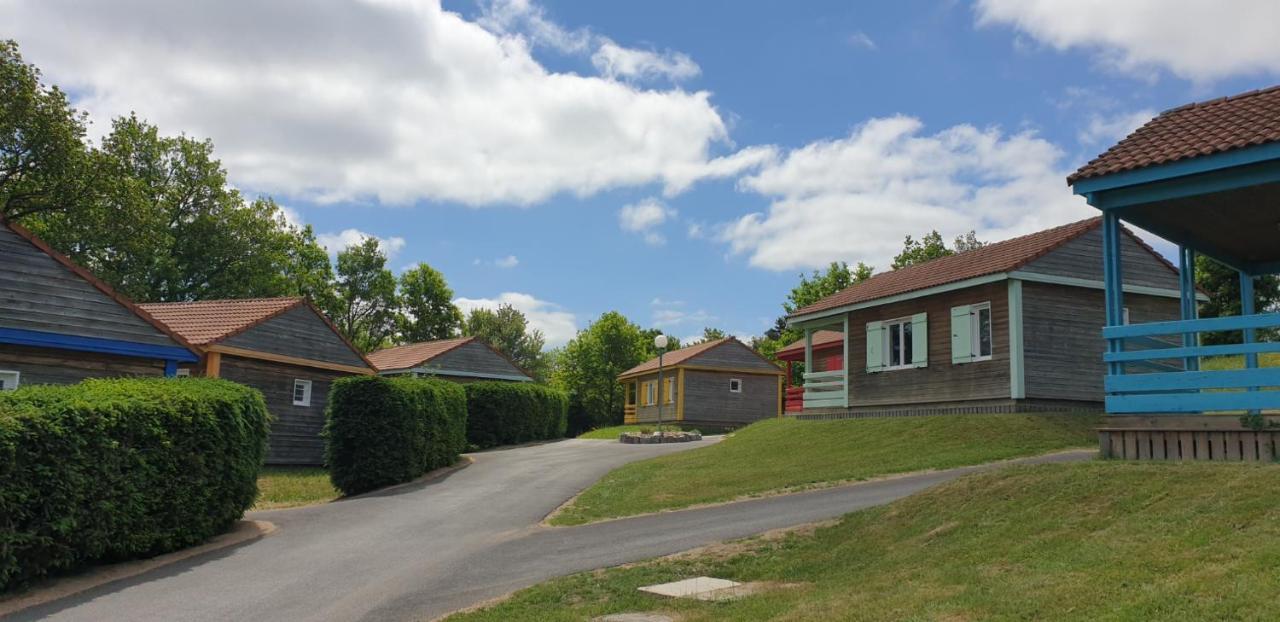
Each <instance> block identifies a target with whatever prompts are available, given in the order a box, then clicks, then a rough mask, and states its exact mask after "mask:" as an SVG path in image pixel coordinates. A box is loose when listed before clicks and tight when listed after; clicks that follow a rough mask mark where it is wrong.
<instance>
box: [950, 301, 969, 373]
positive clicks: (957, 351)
mask: <svg viewBox="0 0 1280 622" xmlns="http://www.w3.org/2000/svg"><path fill="white" fill-rule="evenodd" d="M970 313H972V308H971V307H970V306H969V305H964V306H962V307H951V362H952V363H953V364H955V363H968V362H970V361H972V360H973V335H972V334H971V333H972V332H973V330H972V326H973V324H972V321H971V320H970V319H969V315H970Z"/></svg>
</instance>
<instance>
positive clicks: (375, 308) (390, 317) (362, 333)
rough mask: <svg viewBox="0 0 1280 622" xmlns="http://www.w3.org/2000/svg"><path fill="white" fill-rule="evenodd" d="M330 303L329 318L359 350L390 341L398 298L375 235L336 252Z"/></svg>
mask: <svg viewBox="0 0 1280 622" xmlns="http://www.w3.org/2000/svg"><path fill="white" fill-rule="evenodd" d="M329 304H330V307H329V308H327V309H325V310H326V312H327V313H328V314H329V318H330V319H332V320H333V323H334V324H336V325H337V326H338V328H339V329H340V330H341V331H342V332H343V333H345V334H346V335H347V337H348V338H350V339H351V342H352V343H353V344H354V345H355V346H356V347H357V348H359V349H360V351H362V352H371V351H373V350H376V349H378V348H381V347H384V346H387V345H390V343H391V339H392V337H393V336H394V335H395V329H396V315H397V313H398V311H399V307H400V301H399V297H398V296H397V294H396V277H395V275H393V274H391V271H390V270H388V269H387V256H386V254H384V253H383V252H382V249H381V248H379V246H378V240H377V238H372V237H366V238H364V240H362V241H361V242H360V243H359V244H355V245H353V246H349V247H347V248H345V249H343V250H342V252H340V253H338V278H337V282H336V284H335V292H334V297H333V300H332V301H331V302H330V303H329Z"/></svg>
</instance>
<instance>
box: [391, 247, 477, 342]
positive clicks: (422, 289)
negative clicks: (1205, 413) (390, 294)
mask: <svg viewBox="0 0 1280 622" xmlns="http://www.w3.org/2000/svg"><path fill="white" fill-rule="evenodd" d="M400 302H401V312H400V315H399V317H398V318H397V320H396V323H397V325H398V326H399V328H400V340H401V341H405V342H409V343H415V342H419V341H435V340H437V339H448V338H450V337H453V336H454V335H457V334H458V330H459V329H460V328H461V327H462V312H461V311H459V310H458V307H457V306H456V305H454V304H453V290H452V289H449V284H448V283H447V282H445V279H444V275H443V274H441V273H440V271H439V270H436V269H435V268H432V267H431V266H429V265H427V264H425V263H420V264H418V265H417V266H415V267H413V268H410V269H408V270H406V271H405V272H404V273H403V274H401V275H400Z"/></svg>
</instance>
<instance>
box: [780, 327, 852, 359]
mask: <svg viewBox="0 0 1280 622" xmlns="http://www.w3.org/2000/svg"><path fill="white" fill-rule="evenodd" d="M842 341H844V333H842V332H840V331H838V330H819V331H814V333H813V347H814V348H817V347H819V346H825V345H828V344H836V343H840V342H842ZM796 353H799V354H801V355H803V354H804V337H801V338H800V339H799V340H797V341H796V342H795V343H793V344H791V345H789V346H787V347H785V348H783V349H781V350H778V351H777V352H776V353H775V356H777V357H778V358H779V359H781V358H783V357H784V356H787V355H790V354H796ZM801 358H803V356H802V357H801Z"/></svg>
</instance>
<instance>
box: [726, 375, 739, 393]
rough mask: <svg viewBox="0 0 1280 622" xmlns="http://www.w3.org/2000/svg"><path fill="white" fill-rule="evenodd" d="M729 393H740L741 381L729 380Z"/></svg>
mask: <svg viewBox="0 0 1280 622" xmlns="http://www.w3.org/2000/svg"><path fill="white" fill-rule="evenodd" d="M729 392H730V393H742V381H741V380H739V379H737V378H730V379H729Z"/></svg>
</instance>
